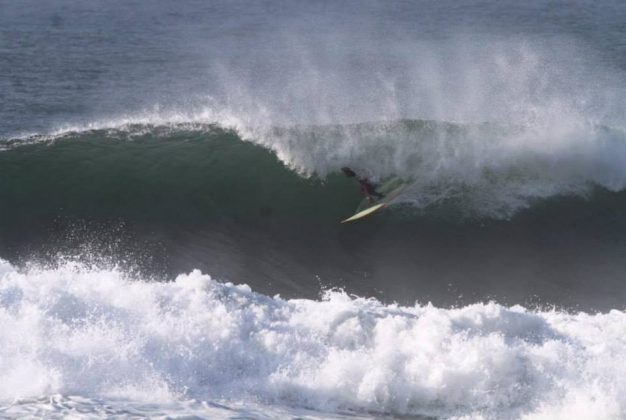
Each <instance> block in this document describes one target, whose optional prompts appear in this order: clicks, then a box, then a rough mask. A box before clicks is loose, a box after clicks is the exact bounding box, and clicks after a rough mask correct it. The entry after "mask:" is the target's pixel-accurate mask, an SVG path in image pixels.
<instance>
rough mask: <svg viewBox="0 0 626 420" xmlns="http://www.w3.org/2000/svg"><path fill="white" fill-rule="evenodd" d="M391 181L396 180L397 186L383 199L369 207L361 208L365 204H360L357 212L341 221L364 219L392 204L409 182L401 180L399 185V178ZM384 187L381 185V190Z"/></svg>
mask: <svg viewBox="0 0 626 420" xmlns="http://www.w3.org/2000/svg"><path fill="white" fill-rule="evenodd" d="M389 182H394V184H395V185H397V186H396V188H395V189H393V190H391V191H390V192H389V193H387V194H385V196H384V197H383V198H382V199H381V200H379V201H378V202H376V203H374V204H372V205H371V206H369V207H367V208H366V209H364V210H360V209H361V208H362V206H363V205H360V206H359V208H358V209H357V212H356V214H354V215H352V216H350V217H348V218H347V219H345V220H342V221H341V223H347V222H353V221H355V220H358V219H362V218H363V217H365V216H369V215H370V214H372V213H375V212H377V211H378V210H381V209H384V208H385V207H387V206H388V205H389V204H391V202H392V201H393V200H395V199H396V198H398V196H399V195H400V193H401V192H402V190H404V189H405V188H406V187H407V185H409V184H408V183H405V182H400V183H399V185H398V180H397V179H396V180H392V181H389ZM384 186H385V185H383V187H384ZM383 187H381V188H380V190H383Z"/></svg>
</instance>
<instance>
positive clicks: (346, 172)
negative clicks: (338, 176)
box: [341, 166, 356, 178]
mask: <svg viewBox="0 0 626 420" xmlns="http://www.w3.org/2000/svg"><path fill="white" fill-rule="evenodd" d="M341 170H342V171H343V174H344V175H345V176H347V177H348V178H353V177H355V176H356V173H355V172H354V171H353V170H352V169H350V168H348V167H347V166H344V167H343V168H341Z"/></svg>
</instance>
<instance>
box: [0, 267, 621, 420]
mask: <svg viewBox="0 0 626 420" xmlns="http://www.w3.org/2000/svg"><path fill="white" fill-rule="evenodd" d="M0 273H1V274H0V276H1V277H0V331H1V332H0V349H1V354H0V384H1V385H0V400H1V401H2V403H1V404H2V406H1V408H0V412H2V413H4V415H8V416H25V415H31V416H46V417H58V418H61V417H64V416H67V415H72V416H74V418H82V417H84V418H87V417H89V418H92V417H102V418H104V417H108V416H116V415H117V416H125V415H140V414H141V413H144V414H146V413H147V414H150V415H155V414H158V413H168V415H169V416H172V415H199V416H210V417H221V418H230V417H233V416H238V415H251V416H255V413H256V417H259V418H262V417H264V416H267V417H275V416H277V417H285V416H304V417H307V418H308V417H310V418H316V417H320V418H325V417H333V416H334V417H337V418H340V417H341V416H343V415H346V416H350V418H352V416H362V415H367V416H370V415H415V416H426V417H431V416H433V417H440V418H458V419H460V418H485V419H488V418H503V417H506V418H523V419H544V418H545V419H548V418H549V419H555V418H562V419H571V418H604V419H610V418H615V419H617V418H622V417H623V416H624V414H625V412H626V400H625V399H624V395H625V393H624V391H626V389H625V387H626V383H625V382H624V377H626V372H625V368H624V366H626V364H625V363H624V359H625V357H626V350H625V343H624V336H625V334H624V333H625V330H626V312H623V311H617V310H613V311H610V312H607V313H597V314H589V313H582V312H581V313H569V312H567V311H560V310H558V309H552V310H547V311H540V310H532V309H528V308H524V307H522V306H519V305H516V306H511V307H506V306H502V305H499V304H497V303H494V302H489V303H480V304H473V305H468V306H464V307H458V308H447V309H446V308H438V307H435V306H433V305H431V304H420V303H416V304H415V305H414V306H399V305H395V304H389V305H384V304H382V303H380V302H379V301H377V300H375V299H364V298H359V297H356V296H350V295H347V294H346V293H345V292H342V291H341V290H328V291H326V292H325V293H324V294H323V296H321V298H320V299H318V300H306V299H291V300H285V299H282V298H281V297H280V296H274V297H270V296H264V295H261V294H258V293H255V292H254V291H252V290H251V289H250V288H249V287H248V286H246V285H234V284H232V283H221V282H219V281H216V280H214V279H212V278H211V277H210V276H209V275H207V274H203V273H201V272H199V271H197V270H194V271H192V272H190V273H185V274H180V275H179V276H177V277H176V278H175V279H172V281H170V282H164V283H163V282H153V281H146V280H142V279H136V278H134V279H133V278H129V276H127V275H125V274H124V273H123V272H122V271H120V270H119V269H116V268H115V267H113V268H109V269H104V268H98V267H95V266H83V265H80V264H74V263H69V262H68V263H65V264H64V265H62V266H60V267H58V268H56V269H46V268H31V269H29V270H25V271H20V270H16V269H15V268H14V267H12V266H11V265H10V264H8V263H6V262H2V265H1V266H0ZM333 413H334V414H333Z"/></svg>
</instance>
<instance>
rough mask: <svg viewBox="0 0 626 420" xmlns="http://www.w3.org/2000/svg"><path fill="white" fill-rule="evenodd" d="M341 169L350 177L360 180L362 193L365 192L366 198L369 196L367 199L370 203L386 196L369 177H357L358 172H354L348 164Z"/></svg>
mask: <svg viewBox="0 0 626 420" xmlns="http://www.w3.org/2000/svg"><path fill="white" fill-rule="evenodd" d="M341 171H342V172H343V173H344V175H345V176H347V177H348V178H355V177H356V179H357V181H359V184H360V185H361V194H363V195H364V196H365V198H367V201H369V202H370V203H373V202H374V201H376V200H377V199H378V200H380V199H381V198H383V197H384V195H382V194H381V193H379V192H378V191H376V185H374V184H372V183H371V182H370V181H369V180H368V179H367V178H365V177H363V178H359V177H357V176H356V172H354V171H353V170H352V169H350V168H348V167H347V166H344V167H343V168H341Z"/></svg>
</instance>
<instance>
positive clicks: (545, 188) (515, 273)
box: [0, 120, 626, 309]
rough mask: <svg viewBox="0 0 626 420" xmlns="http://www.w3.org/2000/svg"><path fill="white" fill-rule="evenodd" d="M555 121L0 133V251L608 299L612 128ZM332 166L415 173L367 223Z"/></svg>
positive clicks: (268, 287) (161, 271) (400, 289)
mask: <svg viewBox="0 0 626 420" xmlns="http://www.w3.org/2000/svg"><path fill="white" fill-rule="evenodd" d="M253 134H254V133H247V134H246V136H251V135H253ZM568 134H571V135H572V137H571V138H570V137H563V140H562V141H563V143H564V144H567V147H566V146H565V145H563V146H558V147H557V146H554V147H547V148H546V147H545V143H543V142H541V141H528V143H524V141H523V140H520V139H523V138H525V139H527V140H528V139H530V138H531V137H530V134H529V133H528V132H524V131H523V130H522V129H520V128H515V127H513V128H512V127H501V126H497V125H493V124H479V125H462V124H452V123H437V122H433V121H418V120H412V121H410V120H403V121H398V122H395V123H362V124H353V125H332V126H297V127H292V128H278V127H277V128H272V129H267V130H264V131H262V132H258V133H257V137H255V138H249V137H246V136H244V135H243V134H238V132H237V131H234V129H226V128H223V127H220V126H217V125H210V124H208V125H207V124H204V125H203V124H199V123H187V124H181V123H177V124H173V125H172V124H169V125H161V126H153V125H145V124H134V125H125V126H121V127H118V128H109V129H93V130H88V131H76V132H67V133H63V134H57V135H54V136H47V137H46V136H44V137H42V136H40V137H31V138H28V139H26V140H24V139H17V140H12V141H5V142H4V145H5V150H4V151H3V152H0V177H2V179H3V180H4V181H3V183H2V184H0V195H1V196H2V197H3V198H4V199H3V200H2V202H0V238H1V239H0V251H1V254H0V255H2V256H3V257H4V258H9V259H10V260H11V261H13V262H14V263H16V264H17V263H20V264H28V263H30V262H33V261H39V262H40V263H41V262H46V263H49V264H54V263H55V262H56V261H57V260H58V259H59V256H61V257H63V258H65V257H71V258H74V259H80V260H82V261H85V260H89V259H90V258H92V257H93V258H96V260H98V261H100V260H101V259H102V258H109V259H110V260H111V261H114V262H123V263H124V264H125V267H126V269H129V270H140V271H142V272H144V273H145V274H146V275H149V276H156V277H157V278H158V277H162V276H165V277H169V276H173V275H176V274H177V273H179V272H181V271H188V270H191V269H194V268H201V269H203V270H205V271H207V272H211V273H212V274H214V275H217V276H220V277H221V278H223V279H232V280H237V281H245V282H246V283H248V284H251V285H252V286H253V287H254V288H255V289H256V290H259V291H260V292H263V293H269V294H274V293H281V294H283V295H285V296H289V297H298V296H306V297H315V296H317V295H318V293H319V291H320V286H321V285H326V286H342V287H346V288H347V289H348V290H350V291H352V292H355V293H358V294H360V295H366V296H383V298H384V299H389V300H399V301H400V302H403V303H405V304H406V303H411V302H412V301H414V300H415V299H419V300H420V301H425V300H426V301H427V300H433V301H434V302H437V303H439V304H464V303H469V302H474V301H476V300H481V299H485V298H491V297H494V298H497V299H499V301H500V302H503V303H511V304H513V303H521V302H525V303H527V304H528V303H533V304H537V303H539V304H543V303H551V304H558V305H565V306H568V307H572V306H573V307H578V308H595V309H606V308H610V307H622V305H623V297H624V296H623V295H622V294H621V293H619V292H616V288H617V287H618V285H619V284H620V282H621V278H622V275H621V273H622V272H623V269H624V268H625V267H624V259H623V255H622V251H621V250H622V249H624V248H623V246H624V239H623V237H625V236H624V235H623V233H624V232H626V227H625V226H624V223H623V222H622V221H621V220H622V218H621V214H622V212H623V211H624V210H625V209H626V205H625V203H624V197H625V195H624V193H622V192H621V190H622V188H623V186H622V183H623V181H624V179H626V178H624V168H623V167H622V166H621V165H620V164H619V162H621V161H622V160H623V157H624V147H623V144H626V143H624V141H623V139H622V136H621V133H620V131H619V130H615V129H610V128H606V127H595V128H591V129H588V130H587V132H586V134H584V135H583V134H582V133H578V132H577V133H568ZM243 139H247V140H246V141H244V140H243ZM268 139H273V140H272V143H271V144H272V145H271V146H269V145H268V143H267V142H268V141H269V140H268ZM357 139H358V140H357ZM254 141H256V143H257V144H255V143H254ZM261 145H263V146H261ZM268 148H269V150H268ZM343 165H349V166H352V167H354V168H356V169H360V168H368V170H369V171H370V175H371V176H372V179H382V178H384V177H386V176H389V175H394V174H395V175H400V176H403V177H406V178H413V179H415V180H416V181H415V184H413V186H412V187H411V188H410V190H409V191H407V193H406V194H404V195H403V196H402V197H401V198H400V199H399V202H398V205H397V206H394V207H392V208H391V209H389V210H387V211H386V212H383V213H382V214H380V215H379V216H377V217H372V218H370V220H368V223H360V224H352V225H349V226H345V225H340V224H339V221H340V220H342V219H343V218H345V217H346V216H348V215H350V214H351V213H352V212H353V211H354V208H355V207H356V205H357V204H358V203H359V200H360V196H359V193H358V188H357V185H356V184H355V183H354V182H353V181H352V180H350V179H347V178H345V177H343V175H340V174H339V173H338V172H339V168H340V167H341V166H343ZM307 173H308V174H309V175H310V176H306V174H307ZM362 173H366V171H363V172H362ZM450 261H455V264H454V265H450ZM598 272H602V276H603V279H604V281H603V283H602V285H595V286H593V287H592V286H591V285H590V284H589V282H588V279H589V278H590V276H593V275H596V274H597V273H598ZM390 273H391V274H390ZM594 273H595V274H594ZM389 276H392V277H393V281H389V280H388V277H389ZM503 278H506V279H507V281H502V280H501V279H503ZM564 279H567V280H564ZM617 290H619V289H617ZM381 293H382V295H380V294H381Z"/></svg>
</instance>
